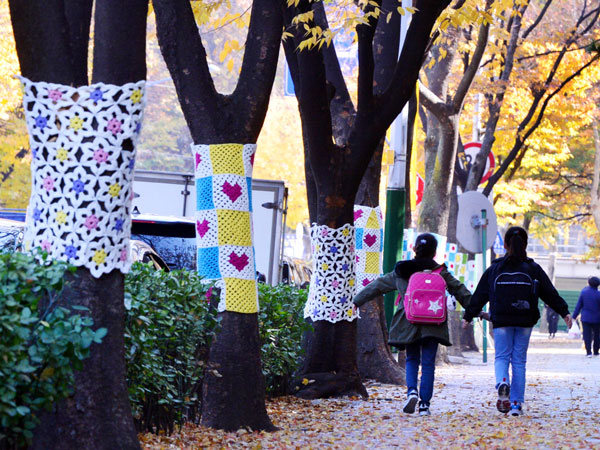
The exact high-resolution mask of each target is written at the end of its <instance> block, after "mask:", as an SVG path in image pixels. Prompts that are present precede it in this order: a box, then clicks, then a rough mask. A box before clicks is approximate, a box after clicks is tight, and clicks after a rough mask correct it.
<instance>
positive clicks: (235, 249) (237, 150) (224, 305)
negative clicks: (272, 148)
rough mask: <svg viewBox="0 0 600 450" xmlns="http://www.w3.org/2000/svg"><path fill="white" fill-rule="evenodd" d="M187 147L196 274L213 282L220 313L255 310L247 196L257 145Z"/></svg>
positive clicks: (255, 296) (256, 292) (256, 300)
mask: <svg viewBox="0 0 600 450" xmlns="http://www.w3.org/2000/svg"><path fill="white" fill-rule="evenodd" d="M192 151H193V153H194V161H195V166H196V199H197V205H196V206H197V208H196V211H197V212H196V243H197V247H198V259H197V264H198V273H199V274H200V275H202V276H203V277H204V278H205V279H207V280H217V283H216V285H217V287H220V288H221V297H220V302H219V305H218V310H219V311H220V312H222V311H233V312H239V313H247V314H252V313H256V312H258V291H257V284H256V265H255V261H254V247H253V239H252V235H253V232H252V198H251V195H252V166H253V164H254V153H255V152H256V144H246V145H243V144H219V145H194V146H192Z"/></svg>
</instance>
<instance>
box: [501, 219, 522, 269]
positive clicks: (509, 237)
mask: <svg viewBox="0 0 600 450" xmlns="http://www.w3.org/2000/svg"><path fill="white" fill-rule="evenodd" d="M504 248H506V256H507V258H508V259H509V260H510V261H513V262H525V261H527V231H525V230H524V229H523V228H521V227H510V228H509V229H508V230H507V231H506V234H505V235H504Z"/></svg>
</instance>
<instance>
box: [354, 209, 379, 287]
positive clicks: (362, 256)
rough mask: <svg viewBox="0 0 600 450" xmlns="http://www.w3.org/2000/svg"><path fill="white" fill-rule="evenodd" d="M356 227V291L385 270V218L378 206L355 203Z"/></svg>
mask: <svg viewBox="0 0 600 450" xmlns="http://www.w3.org/2000/svg"><path fill="white" fill-rule="evenodd" d="M354 227H355V229H356V293H359V292H360V291H361V290H363V289H364V288H365V287H366V286H367V285H368V284H369V283H371V282H372V281H373V280H375V279H377V277H379V275H381V273H382V270H383V263H382V260H381V254H382V252H383V218H382V215H381V209H380V208H379V206H378V207H376V208H371V207H369V206H361V205H354Z"/></svg>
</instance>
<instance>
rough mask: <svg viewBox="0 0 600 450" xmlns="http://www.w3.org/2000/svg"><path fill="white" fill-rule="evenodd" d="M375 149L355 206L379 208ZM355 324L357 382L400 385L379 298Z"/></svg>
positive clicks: (398, 368) (401, 370)
mask: <svg viewBox="0 0 600 450" xmlns="http://www.w3.org/2000/svg"><path fill="white" fill-rule="evenodd" d="M382 151H383V145H382V144H381V145H379V146H378V148H377V150H376V152H375V155H374V157H373V159H372V160H371V162H370V163H369V167H368V168H367V171H366V172H365V175H363V178H362V181H361V184H360V187H359V188H358V192H357V194H356V199H355V204H357V205H364V206H369V207H371V208H375V207H377V206H378V205H379V182H380V175H381V153H382ZM360 316H361V317H360V319H359V320H358V347H357V363H358V370H359V372H360V376H361V378H362V379H363V380H364V379H367V378H370V379H373V380H375V381H378V382H380V383H390V384H403V383H404V380H405V377H406V373H405V371H404V368H403V367H401V366H400V365H399V364H398V363H397V362H396V360H395V359H394V355H392V352H391V351H390V348H389V346H388V344H387V341H388V332H387V322H386V318H385V310H384V308H383V298H382V297H380V298H377V299H375V300H373V301H372V302H369V303H367V304H366V305H364V306H362V307H361V308H360Z"/></svg>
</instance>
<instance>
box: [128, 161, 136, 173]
mask: <svg viewBox="0 0 600 450" xmlns="http://www.w3.org/2000/svg"><path fill="white" fill-rule="evenodd" d="M127 168H128V169H129V171H130V172H131V171H132V170H133V169H134V168H135V158H131V159H130V160H129V164H127Z"/></svg>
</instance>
